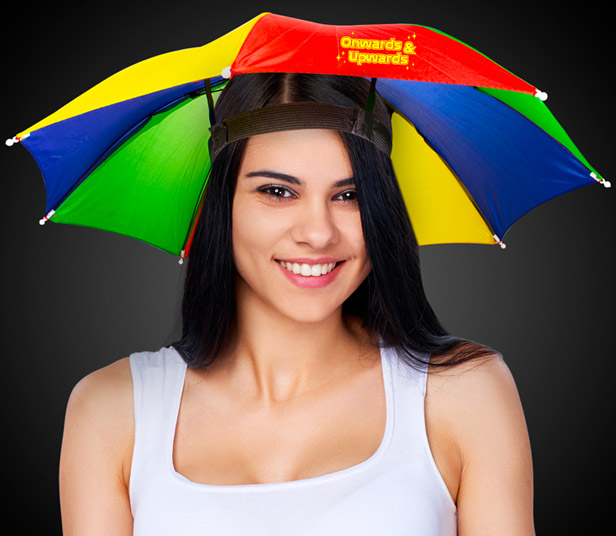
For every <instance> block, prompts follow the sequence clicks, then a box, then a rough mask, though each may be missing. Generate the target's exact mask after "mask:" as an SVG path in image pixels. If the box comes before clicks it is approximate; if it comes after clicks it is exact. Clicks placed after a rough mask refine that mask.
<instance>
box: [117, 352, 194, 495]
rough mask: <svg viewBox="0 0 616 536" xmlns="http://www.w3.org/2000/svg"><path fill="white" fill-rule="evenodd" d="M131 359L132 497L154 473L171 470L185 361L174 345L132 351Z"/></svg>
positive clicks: (184, 374) (184, 375)
mask: <svg viewBox="0 0 616 536" xmlns="http://www.w3.org/2000/svg"><path fill="white" fill-rule="evenodd" d="M129 361H130V367H131V373H132V377H133V400H134V412H135V442H134V447H133V458H132V466H131V477H130V495H131V497H133V496H140V495H141V493H140V491H141V489H140V488H143V487H145V486H147V485H148V484H149V482H150V481H151V477H152V476H153V475H159V476H162V475H164V474H165V472H166V471H167V470H168V469H169V467H168V465H169V464H168V463H167V461H168V460H170V459H171V456H172V454H173V453H172V449H173V438H174V436H175V426H176V424H177V415H178V411H179V407H180V401H181V398H182V391H183V388H184V379H185V377H186V364H185V362H184V361H183V360H182V358H181V357H180V355H179V354H178V352H177V351H176V350H175V349H174V348H173V347H167V348H162V349H161V350H159V351H158V352H139V353H135V354H131V355H130V357H129ZM131 502H132V501H131ZM133 506H134V505H133Z"/></svg>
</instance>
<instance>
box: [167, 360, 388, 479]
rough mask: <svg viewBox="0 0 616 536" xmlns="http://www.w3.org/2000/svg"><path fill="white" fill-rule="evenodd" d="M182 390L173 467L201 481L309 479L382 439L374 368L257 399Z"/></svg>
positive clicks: (382, 406)
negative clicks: (302, 391)
mask: <svg viewBox="0 0 616 536" xmlns="http://www.w3.org/2000/svg"><path fill="white" fill-rule="evenodd" d="M201 389H202V390H201V391H200V392H198V391H195V392H193V393H190V392H189V391H186V392H185V393H184V396H183V399H182V403H181V405H180V411H179V414H178V422H177V427H176V433H175V438H174V445H173V464H174V468H175V470H176V472H178V473H180V474H181V475H183V476H184V477H186V478H188V479H189V480H191V481H193V482H198V483H202V484H221V485H241V484H257V483H267V482H284V481H291V480H301V479H305V478H312V477H315V476H320V475H324V474H329V473H333V472H336V471H339V470H342V469H346V468H348V467H352V466H354V465H357V464H359V463H361V462H363V461H365V460H366V459H368V458H370V456H372V455H373V454H374V453H375V452H376V451H377V449H378V448H379V445H380V444H381V442H382V439H383V435H384V431H385V424H386V419H387V409H386V403H385V394H384V386H383V381H382V375H381V371H380V367H375V368H374V370H371V371H370V373H366V374H364V375H363V377H362V378H358V379H357V380H356V381H353V382H349V383H348V384H341V385H339V386H335V387H334V388H330V389H321V390H319V391H318V392H315V393H308V394H306V395H304V396H301V397H297V398H294V399H292V400H288V401H284V402H280V403H275V404H273V403H268V404H259V403H257V402H256V401H255V400H251V399H250V398H244V397H242V396H241V395H238V396H236V397H235V399H234V398H233V397H229V396H228V394H227V393H224V394H222V393H221V394H217V390H216V389H209V393H208V394H209V396H206V395H205V393H204V391H203V389H205V390H206V391H207V387H206V385H202V386H201Z"/></svg>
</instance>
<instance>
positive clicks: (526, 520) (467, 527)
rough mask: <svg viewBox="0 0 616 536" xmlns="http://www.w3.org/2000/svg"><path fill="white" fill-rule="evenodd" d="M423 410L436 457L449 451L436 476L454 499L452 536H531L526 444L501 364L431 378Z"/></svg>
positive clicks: (465, 367) (482, 364)
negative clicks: (455, 526)
mask: <svg viewBox="0 0 616 536" xmlns="http://www.w3.org/2000/svg"><path fill="white" fill-rule="evenodd" d="M426 404H427V415H428V417H429V418H431V419H432V422H429V423H428V431H429V436H430V435H432V437H431V441H432V440H433V439H434V440H435V441H438V445H435V446H436V447H437V448H436V450H437V452H438V451H439V445H440V446H442V445H443V444H445V445H446V447H447V449H448V451H447V452H448V453H447V454H445V455H442V456H441V460H442V461H443V464H442V465H443V469H444V471H443V473H444V474H443V476H444V477H445V479H446V481H447V480H448V482H447V483H448V486H449V487H450V490H451V491H453V494H454V496H455V500H456V504H457V508H458V534H459V536H469V535H470V536H484V535H485V536H488V535H494V534H498V535H499V536H532V535H534V534H535V531H534V523H533V476H532V461H531V450H530V442H529V438H528V432H527V428H526V421H525V418H524V413H523V411H522V405H521V403H520V398H519V396H518V391H517V388H516V386H515V383H514V380H513V377H512V375H511V373H510V371H509V369H508V368H507V366H506V365H505V363H504V362H503V361H502V359H500V358H499V357H496V356H494V357H492V358H489V359H487V360H482V361H477V362H469V363H466V364H463V365H459V366H457V367H455V368H454V369H453V370H451V371H448V372H444V373H437V374H434V375H431V377H430V382H429V397H428V398H427V402H426ZM430 431H432V434H430ZM440 452H443V449H442V448H441V449H440ZM435 459H436V460H437V464H438V461H439V459H438V457H437V456H435ZM439 468H440V467H439ZM452 468H453V469H452ZM446 475H447V476H446ZM452 475H453V476H452Z"/></svg>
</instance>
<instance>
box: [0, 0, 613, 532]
mask: <svg viewBox="0 0 616 536" xmlns="http://www.w3.org/2000/svg"><path fill="white" fill-rule="evenodd" d="M558 5H559V6H560V7H558V8H557V9H550V8H548V7H545V6H541V5H532V4H529V3H524V4H523V5H522V4H520V5H514V4H512V3H509V4H496V3H495V4H490V3H487V2H479V1H470V2H451V1H450V0H447V1H443V2H413V3H392V2H387V3H384V2H367V1H364V0H358V1H356V2H349V3H338V4H335V3H334V2H326V1H322V0H313V1H311V2H310V3H306V5H305V6H303V7H300V4H297V3H293V4H291V3H289V2H282V1H279V0H270V1H269V2H263V3H262V4H259V3H258V2H253V3H251V5H246V4H244V5H231V4H229V3H222V4H221V5H220V7H214V6H213V4H212V3H207V4H206V3H205V2H196V1H188V0H176V1H174V2H168V3H166V4H163V3H161V2H147V3H146V2H144V3H143V5H133V4H130V3H128V2H126V3H124V4H113V3H110V2H107V3H99V4H96V5H93V6H86V5H84V4H82V3H81V2H72V3H71V2H64V3H61V4H54V5H52V3H48V4H47V5H43V6H42V7H39V8H35V7H31V6H26V5H25V4H24V5H7V6H5V7H3V12H4V20H3V26H4V31H3V37H2V39H3V71H4V77H3V78H4V84H3V97H4V98H3V103H4V106H3V114H2V120H1V125H2V132H1V133H0V135H1V136H4V137H5V138H9V137H12V136H13V135H15V134H16V133H17V132H19V131H20V130H22V129H23V128H26V127H27V126H29V125H31V124H32V123H34V122H36V121H38V120H39V119H41V118H43V117H45V116H46V115H48V114H49V113H51V112H53V111H55V110H56V109H57V108H59V107H60V106H62V105H63V104H65V103H66V102H68V101H69V100H70V99H72V98H74V97H76V96H77V95H79V94H80V93H82V92H83V91H85V90H86V89H88V88H89V87H91V86H92V85H94V84H96V83H97V82H99V81H101V80H102V79H104V78H106V77H107V76H109V75H111V74H113V73H114V72H116V71H118V70H120V69H122V68H124V67H127V66H129V65H131V64H133V63H136V62H137V61H140V60H142V59H145V58H147V57H150V56H153V55H156V54H160V53H163V52H168V51H171V50H175V49H180V48H186V47H192V46H199V45H201V44H204V43H206V42H209V41H211V40H212V39H214V38H216V37H218V36H220V35H222V34H223V33H226V32H228V31H230V30H232V29H234V28H235V27H237V26H239V25H240V24H242V23H243V22H245V21H247V20H249V19H250V18H252V17H253V16H255V15H257V14H258V13H260V12H263V11H272V12H275V13H279V14H283V15H289V16H296V17H300V18H306V19H310V20H314V21H317V22H323V23H333V24H361V23H386V22H408V23H416V24H423V25H427V26H432V27H436V28H438V29H440V30H443V31H445V32H447V33H449V34H451V35H454V36H455V37H457V38H459V39H461V40H462V41H464V42H466V43H467V44H469V45H472V46H474V47H476V48H478V49H479V50H481V51H482V52H484V53H485V54H487V55H488V56H489V57H491V58H492V59H494V60H495V61H497V62H498V63H500V64H501V65H503V66H505V67H507V68H508V69H510V70H511V71H513V72H514V73H516V74H517V75H519V76H521V77H522V78H524V79H525V80H527V81H529V82H530V83H532V84H534V85H536V86H537V87H539V88H540V89H542V90H543V91H547V92H548V94H549V99H548V101H547V104H548V106H549V107H550V109H551V110H552V111H553V112H554V113H555V115H556V117H557V118H559V120H560V121H561V124H562V125H563V126H564V127H565V129H566V130H567V131H568V132H569V133H570V135H571V136H572V138H573V140H574V142H576V144H577V145H578V147H579V148H580V149H581V151H582V153H583V154H584V155H585V156H586V157H587V158H588V159H589V161H590V162H591V163H592V164H593V165H594V166H595V167H596V168H597V169H598V170H599V171H600V172H601V173H603V174H604V175H605V176H606V178H608V179H609V178H610V175H612V178H613V179H614V180H615V181H616V177H614V176H613V175H614V174H613V173H612V171H613V170H614V159H613V153H614V151H613V148H612V146H613V142H614V137H613V135H612V133H611V130H610V128H609V127H610V126H611V125H610V124H611V122H612V121H613V119H614V117H613V116H614V114H613V105H612V102H611V100H610V99H611V96H612V94H613V91H614V90H613V89H611V88H610V87H609V85H608V83H607V81H606V77H605V74H604V73H606V72H608V73H609V72H610V71H611V72H613V70H614V68H613V64H612V63H611V61H612V59H611V58H612V55H613V52H612V51H611V49H610V47H611V46H612V45H611V37H610V34H609V31H608V25H607V18H608V14H607V13H606V11H605V9H601V8H599V7H597V6H598V2H595V1H593V2H586V3H584V4H583V5H577V6H575V7H576V10H575V11H573V10H572V9H569V8H567V9H566V8H564V7H563V6H564V4H558ZM571 7H573V6H571ZM610 149H611V150H610ZM0 154H1V164H2V171H1V177H0V180H1V184H2V194H1V198H2V203H1V210H0V213H1V218H2V227H1V229H2V263H1V266H2V309H3V322H2V324H1V325H2V328H3V335H4V336H3V339H4V341H5V345H4V350H3V356H4V363H5V365H4V371H3V374H2V381H3V389H2V395H3V397H4V401H3V404H2V409H3V420H4V422H5V423H8V425H7V427H6V428H5V430H6V431H5V432H4V441H3V443H4V446H5V452H6V453H7V454H8V455H5V459H4V463H5V465H6V467H7V469H8V470H5V471H4V476H3V484H4V488H5V489H6V490H7V491H8V492H9V493H8V495H6V496H5V504H4V505H3V506H4V508H5V511H6V512H7V513H8V516H9V517H10V518H11V519H13V520H15V521H17V522H20V523H23V524H24V526H23V528H24V530H22V531H20V532H23V533H30V532H31V531H30V530H29V528H33V527H35V526H42V527H43V529H42V530H40V532H41V533H44V534H49V535H52V534H60V524H59V507H58V494H57V462H58V456H59V449H60V441H61V434H62V425H63V417H64V408H65V405H66V401H67V398H68V395H69V393H70V390H71V388H72V386H73V385H74V384H75V382H76V381H78V380H79V379H80V378H81V377H82V376H84V375H85V374H87V373H88V372H90V371H92V370H94V369H96V368H99V367H101V366H103V365H105V364H108V363H110V362H111V361H114V360H116V359H119V358H121V357H124V356H126V355H128V354H129V353H130V352H133V351H139V350H154V349H158V348H159V347H160V346H161V345H164V344H167V343H169V342H170V341H172V340H173V339H174V337H176V336H177V335H178V334H179V304H180V299H181V287H182V277H183V269H182V267H180V266H179V265H178V263H177V259H176V258H174V257H172V256H170V255H168V254H166V253H163V252H160V251H158V250H156V249H154V248H152V247H150V246H147V245H144V244H142V243H140V242H137V241H135V240H131V239H129V238H125V237H122V236H117V235H113V234H111V233H104V232H101V231H95V230H88V229H82V228H78V227H72V226H63V225H53V224H48V225H46V226H45V227H40V226H39V225H38V220H39V218H40V217H41V216H42V215H43V211H44V206H45V190H44V185H43V182H42V180H41V178H40V174H39V172H38V168H37V167H36V165H35V164H34V162H33V160H32V159H31V157H30V156H29V155H28V154H27V152H26V150H25V149H24V148H22V147H19V146H17V147H12V148H10V149H9V148H6V147H4V148H2V149H1V151H0ZM615 186H616V184H615ZM615 190H616V188H613V189H612V190H607V189H604V188H603V187H601V186H599V185H592V186H588V187H585V188H582V189H580V190H577V191H575V192H572V193H570V194H567V195H565V196H562V197H560V198H558V199H556V200H553V201H550V202H549V203H547V204H545V205H543V206H542V207H540V208H538V209H536V210H534V211H533V212H531V213H530V214H528V215H527V216H526V217H524V218H523V219H522V220H521V221H520V222H518V223H517V224H516V225H515V226H514V227H513V228H512V230H511V231H510V232H509V233H508V234H507V236H506V237H505V242H506V243H507V245H508V247H507V249H506V250H501V249H500V248H498V247H490V246H476V245H455V246H454V245H450V246H429V247H424V248H422V263H423V269H424V277H425V284H426V287H427V291H428V295H429V297H430V299H431V302H432V304H433V307H434V308H435V310H436V311H437V313H438V314H439V316H440V317H441V318H442V320H443V322H444V324H445V325H446V327H448V329H449V330H450V331H452V332H454V333H456V334H458V335H462V336H465V337H468V338H471V339H474V340H477V341H481V342H484V343H486V344H488V345H490V346H492V347H494V348H496V349H498V350H499V351H501V352H502V353H503V354H504V357H505V359H506V361H507V363H508V364H509V366H510V368H511V369H512V371H513V373H514V376H515V378H516V380H517V383H518V387H519V390H520V394H521V397H522V402H523V404H524V407H525V410H526V416H527V421H528V426H529V430H530V435H531V442H532V447H533V454H534V465H535V488H536V494H535V504H536V525H537V530H538V533H539V534H547V535H550V534H559V535H560V534H580V533H583V534H591V533H595V531H594V530H593V529H592V528H591V527H592V526H593V523H595V522H600V523H601V524H602V521H601V520H606V519H610V518H611V515H609V517H608V510H607V507H608V504H609V502H610V500H609V499H611V497H610V495H609V491H611V486H610V484H611V480H612V479H613V476H614V473H613V471H612V468H611V467H612V465H611V454H612V452H611V448H610V447H611V438H610V428H611V425H613V422H614V411H613V409H614V406H613V397H612V392H613V388H612V374H613V365H612V361H613V358H614V357H616V356H615V353H614V350H613V348H612V344H611V343H612V341H611V339H612V337H611V336H610V335H611V333H613V323H614V306H613V303H614V282H613V280H612V277H613V275H614V264H615V263H614V238H613V236H614V235H613V233H614V230H615V218H614V208H615V206H616V205H615V198H614V195H615V194H616V192H615ZM604 481H606V482H607V486H608V487H607V488H606V489H605V488H603V483H604ZM598 532H601V531H598Z"/></svg>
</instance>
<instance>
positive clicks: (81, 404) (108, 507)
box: [60, 359, 134, 536]
mask: <svg viewBox="0 0 616 536" xmlns="http://www.w3.org/2000/svg"><path fill="white" fill-rule="evenodd" d="M133 438H134V416H133V398H132V379H131V374H130V366H129V362H128V359H123V360H120V361H118V362H116V363H113V364H112V365H109V366H107V367H105V368H103V369H101V370H98V371H96V372H94V373H92V374H90V375H89V376H87V377H85V378H84V379H83V380H81V381H80V382H79V383H78V384H77V385H76V386H75V388H74V389H73V392H72V393H71V396H70V399H69V402H68V406H67V411H66V420H65V426H64V437H63V441H62V452H61V456H60V505H61V510H62V527H63V533H64V536H73V535H78V536H99V535H100V536H108V535H109V534H113V535H114V536H129V535H132V533H133V529H132V527H133V518H132V515H131V509H130V502H129V497H128V481H129V477H130V462H131V457H132V445H133Z"/></svg>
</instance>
